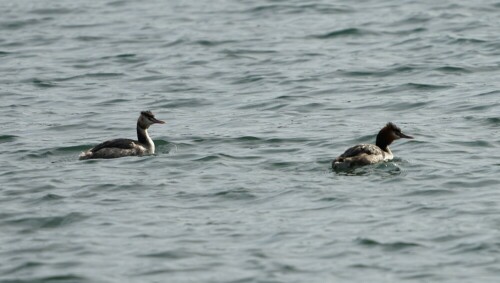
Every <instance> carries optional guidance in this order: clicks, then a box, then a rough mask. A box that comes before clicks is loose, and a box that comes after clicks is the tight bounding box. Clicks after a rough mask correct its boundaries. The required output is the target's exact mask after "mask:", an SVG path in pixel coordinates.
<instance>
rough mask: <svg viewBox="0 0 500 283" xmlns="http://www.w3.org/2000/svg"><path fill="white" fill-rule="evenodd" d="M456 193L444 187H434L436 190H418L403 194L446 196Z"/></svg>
mask: <svg viewBox="0 0 500 283" xmlns="http://www.w3.org/2000/svg"><path fill="white" fill-rule="evenodd" d="M451 194H455V192H454V191H452V190H444V189H434V190H417V191H413V192H410V193H407V194H404V195H403V196H444V195H451Z"/></svg>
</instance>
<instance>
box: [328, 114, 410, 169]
mask: <svg viewBox="0 0 500 283" xmlns="http://www.w3.org/2000/svg"><path fill="white" fill-rule="evenodd" d="M401 138H405V139H413V137H412V136H408V135H405V134H403V133H402V132H401V129H400V128H399V127H398V126H396V125H395V124H394V123H391V122H389V123H387V125H385V127H383V128H382V130H380V132H379V133H378V135H377V140H376V143H375V144H360V145H356V146H353V147H351V148H349V149H348V150H346V151H345V152H344V153H343V154H342V155H340V156H339V157H337V158H335V160H333V162H332V167H333V169H349V168H352V167H356V166H363V165H369V164H374V163H378V162H381V161H385V160H391V159H392V158H393V157H394V156H393V155H392V152H391V150H390V149H389V145H390V144H391V143H392V142H393V141H395V140H398V139H401Z"/></svg>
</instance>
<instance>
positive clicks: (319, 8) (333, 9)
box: [249, 3, 353, 14]
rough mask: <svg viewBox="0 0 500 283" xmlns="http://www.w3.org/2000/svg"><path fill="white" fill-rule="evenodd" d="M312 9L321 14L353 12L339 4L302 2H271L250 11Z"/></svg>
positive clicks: (299, 10)
mask: <svg viewBox="0 0 500 283" xmlns="http://www.w3.org/2000/svg"><path fill="white" fill-rule="evenodd" d="M309 11H312V12H313V13H315V14H316V13H320V14H344V13H351V12H352V11H353V10H352V9H351V8H349V7H346V6H339V5H333V4H320V3H318V4H300V5H287V4H270V5H260V6H256V7H253V8H251V9H250V10H249V12H250V13H259V14H261V13H284V14H297V13H300V14H304V13H308V12H309Z"/></svg>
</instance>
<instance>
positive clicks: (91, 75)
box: [54, 73, 125, 82]
mask: <svg viewBox="0 0 500 283" xmlns="http://www.w3.org/2000/svg"><path fill="white" fill-rule="evenodd" d="M124 75H125V74H124V73H87V74H83V75H77V76H72V77H66V78H57V79H54V80H55V81H58V82H61V81H70V80H76V79H82V78H96V79H98V78H104V79H105V78H110V77H121V76H124Z"/></svg>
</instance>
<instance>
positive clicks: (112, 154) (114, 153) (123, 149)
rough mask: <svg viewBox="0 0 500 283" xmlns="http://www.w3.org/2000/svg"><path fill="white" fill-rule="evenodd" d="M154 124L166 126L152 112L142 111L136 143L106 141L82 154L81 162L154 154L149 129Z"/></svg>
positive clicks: (153, 145) (131, 141) (126, 140)
mask: <svg viewBox="0 0 500 283" xmlns="http://www.w3.org/2000/svg"><path fill="white" fill-rule="evenodd" d="M153 124H165V122H164V121H160V120H158V119H156V118H155V116H154V115H153V113H151V111H142V112H141V115H140V116H139V119H137V140H136V141H135V140H130V139H114V140H109V141H105V142H103V143H100V144H98V145H96V146H95V147H93V148H91V149H89V150H87V151H84V152H82V153H81V154H80V160H83V159H95V158H117V157H124V156H142V155H146V154H154V153H155V144H154V142H153V140H152V139H151V138H150V137H149V135H148V128H149V126H151V125H153Z"/></svg>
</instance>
